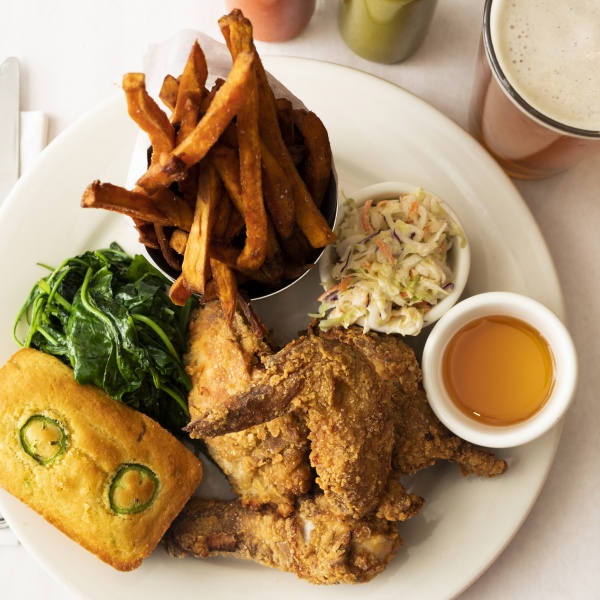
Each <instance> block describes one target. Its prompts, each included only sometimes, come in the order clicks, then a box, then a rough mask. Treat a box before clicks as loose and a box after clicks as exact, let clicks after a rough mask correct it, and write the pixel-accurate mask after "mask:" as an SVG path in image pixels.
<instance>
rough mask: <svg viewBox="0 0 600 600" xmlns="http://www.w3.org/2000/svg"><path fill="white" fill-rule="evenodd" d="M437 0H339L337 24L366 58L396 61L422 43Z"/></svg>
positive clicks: (378, 60)
mask: <svg viewBox="0 0 600 600" xmlns="http://www.w3.org/2000/svg"><path fill="white" fill-rule="evenodd" d="M437 2H438V0H340V7H339V14H338V26H339V29H340V33H341V34H342V38H343V39H344V41H345V42H346V44H347V45H348V47H349V48H350V49H351V50H352V51H353V52H355V53H356V54H358V55H359V56H362V57H363V58H366V59H367V60H371V61H373V62H379V63H397V62H400V61H402V60H404V59H406V58H408V57H409V56H410V55H411V54H413V52H415V50H417V48H418V47H419V46H420V45H421V44H422V43H423V40H424V39H425V37H426V36H427V32H428V30H429V25H430V24H431V20H432V18H433V13H434V12H435V7H436V5H437Z"/></svg>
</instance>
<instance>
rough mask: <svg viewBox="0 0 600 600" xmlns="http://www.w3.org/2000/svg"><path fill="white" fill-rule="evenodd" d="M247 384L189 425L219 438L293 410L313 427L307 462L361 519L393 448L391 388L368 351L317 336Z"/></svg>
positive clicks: (328, 492) (375, 498) (337, 503)
mask: <svg viewBox="0 0 600 600" xmlns="http://www.w3.org/2000/svg"><path fill="white" fill-rule="evenodd" d="M263 362H264V365H265V370H264V371H263V372H258V371H255V373H254V377H253V379H252V382H251V384H250V385H249V387H248V388H246V390H245V391H244V392H242V393H241V394H238V395H237V396H235V397H231V398H230V401H229V402H228V405H227V407H226V408H224V407H223V406H222V405H221V404H219V405H217V406H215V407H214V408H212V409H210V410H209V411H207V412H206V413H204V414H202V415H201V416H200V417H199V418H198V419H197V420H196V421H194V422H192V423H191V424H190V425H189V426H188V428H187V430H188V431H190V432H192V433H193V434H194V435H200V436H206V435H209V436H215V435H222V434H224V433H230V432H232V431H240V430H244V429H247V428H248V427H251V426H253V425H256V424H258V423H262V422H266V421H270V420H271V419H273V418H275V417H279V416H281V415H282V414H286V413H288V412H289V411H290V410H294V413H295V414H296V415H298V416H300V417H301V418H302V419H303V420H304V421H305V423H306V426H307V428H308V431H309V433H308V439H309V440H310V443H311V452H310V462H311V464H312V465H313V466H314V467H315V470H316V472H317V484H318V485H319V487H320V488H321V489H322V490H323V492H324V493H325V497H326V498H327V499H328V500H329V502H330V503H331V504H332V507H333V508H334V509H335V510H337V511H339V512H340V513H342V514H349V515H354V516H355V517H362V516H364V515H366V514H369V513H370V512H372V511H373V510H375V508H376V507H377V505H378V504H379V501H380V499H381V497H382V496H383V494H384V491H385V489H386V486H387V480H388V477H389V474H390V469H391V458H392V449H393V446H394V426H393V420H392V404H391V399H390V391H389V387H388V386H387V385H386V384H385V383H384V382H383V381H382V380H381V378H380V377H379V376H378V375H377V373H376V372H375V370H374V369H373V367H372V366H371V364H370V363H369V362H368V361H367V360H365V359H364V358H363V356H362V355H361V354H360V353H359V352H357V351H356V350H354V349H353V348H351V347H350V346H348V345H347V344H343V343H340V342H336V341H333V340H325V339H320V338H318V337H315V336H310V337H304V338H300V339H298V340H295V341H294V342H291V343H290V344H288V345H287V346H286V347H285V348H284V349H283V350H281V351H280V352H278V353H277V354H274V355H271V356H266V357H264V359H263Z"/></svg>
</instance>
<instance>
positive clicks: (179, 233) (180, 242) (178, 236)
mask: <svg viewBox="0 0 600 600" xmlns="http://www.w3.org/2000/svg"><path fill="white" fill-rule="evenodd" d="M188 235H189V234H188V232H187V231H183V229H175V230H174V231H173V233H171V237H170V238H169V246H171V248H172V249H173V250H174V251H175V252H177V254H181V256H183V254H184V252H185V246H186V244H187V240H188Z"/></svg>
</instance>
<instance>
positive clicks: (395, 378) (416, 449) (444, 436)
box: [311, 325, 507, 477]
mask: <svg viewBox="0 0 600 600" xmlns="http://www.w3.org/2000/svg"><path fill="white" fill-rule="evenodd" d="M311 332H312V333H313V334H314V335H317V336H319V337H322V338H324V339H333V340H337V341H339V342H343V343H345V344H348V345H350V346H352V347H353V348H356V349H358V350H359V351H360V352H362V353H363V355H364V356H365V357H366V358H367V359H368V360H369V361H370V362H371V364H372V365H373V367H374V368H375V370H376V372H377V374H378V375H379V376H380V377H381V378H382V379H384V380H385V381H387V382H388V384H389V385H390V387H391V397H392V402H393V406H394V411H393V413H394V427H395V438H396V441H395V447H394V455H393V461H392V464H393V468H394V469H395V470H397V471H398V472H399V473H401V474H412V473H415V472H417V471H419V470H421V469H424V468H426V467H429V466H432V465H433V464H435V463H436V462H437V461H438V460H448V461H451V462H455V463H457V464H458V466H459V467H460V469H461V471H462V473H463V474H464V475H469V474H475V475H479V476H484V477H493V476H495V475H500V474H502V473H504V471H506V468H507V464H506V461H504V460H502V459H498V458H496V456H495V455H494V454H493V453H492V452H490V451H488V450H486V449H484V448H480V447H478V446H475V445H473V444H471V443H469V442H466V441H465V440H463V439H461V438H459V437H458V436H456V435H454V434H453V433H452V432H450V431H449V430H448V429H447V428H446V427H445V426H444V425H443V424H442V423H441V421H440V420H439V419H438V418H437V416H436V414H435V413H434V412H433V410H432V409H431V407H430V406H429V402H428V401H427V396H426V393H425V390H424V389H423V387H422V385H421V369H420V367H419V364H418V361H417V359H416V357H415V355H414V352H413V351H412V349H411V348H410V347H409V346H407V345H406V344H405V343H404V342H403V341H402V339H400V338H399V337H398V336H394V335H380V334H378V333H376V332H368V333H363V331H362V329H360V328H359V327H355V326H353V327H349V328H347V329H345V328H342V327H336V328H333V329H330V330H329V331H327V332H323V331H320V330H319V329H318V325H313V326H312V327H311Z"/></svg>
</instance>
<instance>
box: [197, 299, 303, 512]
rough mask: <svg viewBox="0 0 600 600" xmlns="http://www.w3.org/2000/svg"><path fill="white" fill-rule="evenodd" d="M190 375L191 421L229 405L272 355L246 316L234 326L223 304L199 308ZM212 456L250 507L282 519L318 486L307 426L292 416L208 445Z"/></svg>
mask: <svg viewBox="0 0 600 600" xmlns="http://www.w3.org/2000/svg"><path fill="white" fill-rule="evenodd" d="M188 344H189V345H188V351H187V353H186V356H185V364H186V371H187V372H188V373H189V375H190V377H191V379H192V384H193V388H192V391H191V393H190V396H189V406H190V413H191V416H192V419H194V418H196V417H197V416H198V415H201V414H203V413H204V412H205V411H206V410H208V409H209V408H211V407H212V408H215V407H216V408H217V409H218V407H222V406H227V403H228V402H229V398H230V397H231V396H232V395H235V394H236V393H237V392H239V391H241V390H243V389H244V388H245V387H246V386H247V385H248V384H249V383H250V381H251V380H252V377H253V375H254V373H255V372H256V371H257V370H262V369H263V368H262V363H261V357H265V356H268V355H269V354H271V353H272V350H271V347H270V346H269V345H268V344H267V343H266V342H264V341H262V340H261V339H259V338H258V337H257V336H256V335H255V333H254V331H253V329H252V328H251V327H250V326H249V325H248V323H247V321H246V320H245V319H244V317H243V315H242V314H241V313H239V312H238V313H236V315H235V317H234V320H233V323H231V324H229V323H228V322H227V320H226V318H225V315H224V314H223V311H222V309H221V306H220V304H219V303H218V302H211V303H208V304H206V305H205V306H204V307H202V308H198V309H197V310H196V312H195V314H194V315H193V318H192V320H191V322H190V329H189V342H188ZM204 441H205V443H206V445H207V448H208V450H209V453H210V455H211V457H212V458H213V459H214V461H215V462H216V463H217V464H218V465H219V466H220V468H221V469H222V471H223V472H224V473H225V475H226V476H227V478H228V480H229V482H230V484H231V487H232V490H233V491H234V492H235V493H236V494H238V495H239V496H240V497H241V498H242V501H243V502H244V503H245V504H246V505H253V506H260V505H262V504H265V503H274V504H275V505H276V506H277V507H278V510H279V511H280V512H281V513H282V514H286V513H287V512H289V511H291V510H292V509H293V505H294V502H295V499H296V497H297V496H300V495H302V494H304V493H306V492H307V491H308V490H309V489H310V487H311V486H312V483H313V474H312V471H311V468H310V463H309V461H308V452H309V441H308V432H307V429H306V426H305V424H304V423H303V421H302V420H301V419H299V418H298V417H297V416H296V415H294V414H292V413H290V414H286V415H284V416H281V417H279V418H277V419H274V420H272V421H270V422H268V423H265V424H264V425H257V426H256V427H251V428H249V429H247V430H246V431H240V432H239V433H232V434H229V435H225V436H221V437H213V438H211V437H208V438H206V439H205V440H204Z"/></svg>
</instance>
